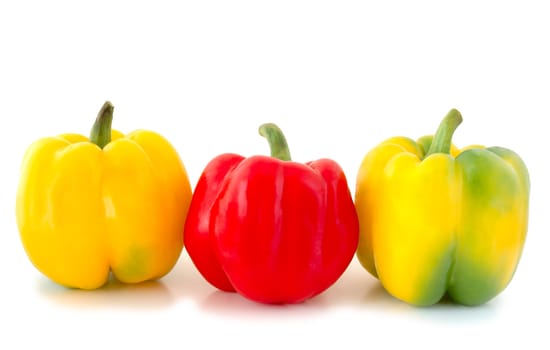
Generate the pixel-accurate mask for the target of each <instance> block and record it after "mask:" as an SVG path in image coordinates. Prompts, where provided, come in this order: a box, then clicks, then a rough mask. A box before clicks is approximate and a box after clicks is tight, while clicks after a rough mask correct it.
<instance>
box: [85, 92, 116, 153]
mask: <svg viewBox="0 0 550 350" xmlns="http://www.w3.org/2000/svg"><path fill="white" fill-rule="evenodd" d="M114 108H115V107H114V106H113V104H112V103H111V102H109V101H106V102H105V103H104V104H103V107H101V109H100V110H99V113H98V114H97V118H96V120H95V123H94V126H92V131H91V132H90V141H91V142H93V143H95V144H96V145H98V146H99V147H100V148H103V147H105V146H106V145H107V144H108V143H109V142H111V124H112V123H113V110H114Z"/></svg>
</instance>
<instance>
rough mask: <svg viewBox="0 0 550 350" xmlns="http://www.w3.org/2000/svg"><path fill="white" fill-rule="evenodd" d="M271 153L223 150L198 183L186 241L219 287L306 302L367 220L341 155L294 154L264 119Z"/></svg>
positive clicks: (343, 262) (345, 257) (337, 267)
mask: <svg viewBox="0 0 550 350" xmlns="http://www.w3.org/2000/svg"><path fill="white" fill-rule="evenodd" d="M260 134H261V135H262V136H264V137H266V138H267V140H268V142H269V144H270V147H271V157H267V156H262V155H256V156H252V157H249V158H245V157H242V156H240V155H237V154H229V153H228V154H222V155H220V156H218V157H216V158H214V159H213V160H212V161H210V163H208V165H207V166H206V168H205V169H204V171H203V173H202V175H201V176H200V178H199V181H198V183H197V185H196V187H195V192H194V194H193V199H192V200H191V206H190V209H189V213H188V216H187V221H186V224H185V232H184V242H185V244H184V245H185V248H186V250H187V252H188V253H189V256H190V257H191V260H192V261H193V263H194V264H195V266H196V268H197V269H198V271H199V272H200V273H201V274H202V276H203V277H204V278H205V279H206V280H207V281H208V282H209V283H210V284H212V285H213V286H214V287H217V288H218V289H221V290H223V291H228V292H234V291H236V292H238V293H240V294H241V295H243V296H244V297H246V298H248V299H251V300H254V301H257V302H262V303H270V304H282V303H299V302H302V301H305V300H306V299H308V298H311V297H313V296H315V295H317V294H319V293H321V292H323V291H324V290H326V289H327V288H328V287H330V286H331V285H332V284H333V283H334V282H335V281H336V280H337V279H338V278H339V277H340V276H341V275H342V274H343V272H344V270H345V269H346V268H347V266H348V265H349V263H350V262H351V260H352V259H353V256H354V254H355V251H356V249H357V240H358V238H359V227H358V225H359V223H358V219H357V214H356V212H355V207H354V204H353V199H352V195H351V193H350V190H349V188H348V185H347V180H346V177H345V175H344V172H343V171H342V169H341V168H340V166H339V165H338V164H337V163H336V162H335V161H333V160H329V159H320V160H316V161H313V162H309V163H306V164H301V163H297V162H293V161H291V158H290V153H289V151H288V146H287V143H286V139H285V138H284V135H283V134H282V132H281V131H280V129H279V128H278V127H277V126H275V125H274V124H264V125H262V126H261V127H260Z"/></svg>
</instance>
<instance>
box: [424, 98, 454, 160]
mask: <svg viewBox="0 0 550 350" xmlns="http://www.w3.org/2000/svg"><path fill="white" fill-rule="evenodd" d="M460 123H462V115H461V114H460V112H459V111H457V110H456V109H454V108H453V109H451V110H450V111H449V113H447V115H446V116H445V118H443V120H442V121H441V124H439V127H438V128H437V131H436V133H435V135H434V137H433V140H432V144H431V146H430V149H429V150H428V153H426V157H428V156H429V155H431V154H434V153H446V154H449V153H450V151H451V142H452V138H453V133H454V132H455V130H456V128H458V126H459V125H460Z"/></svg>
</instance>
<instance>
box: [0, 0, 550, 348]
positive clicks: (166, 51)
mask: <svg viewBox="0 0 550 350" xmlns="http://www.w3.org/2000/svg"><path fill="white" fill-rule="evenodd" d="M549 15H550V12H549V10H548V9H547V5H545V2H544V1H540V2H533V1H516V2H510V1H498V2H497V1H495V2H493V3H489V2H481V1H457V2H455V3H452V4H450V3H446V4H443V1H433V2H427V1H419V0H415V1H403V2H393V1H334V2H329V1H297V0H294V1H270V2H261V1H231V0H227V1H192V2H191V1H178V2H176V1H174V2H168V1H134V2H126V3H123V2H117V1H90V2H88V4H86V5H83V4H78V5H77V4H76V2H74V1H66V2H60V1H36V2H28V1H3V2H2V3H1V4H0V116H1V121H2V127H1V128H0V132H1V133H2V136H1V137H0V149H1V150H2V151H1V152H2V153H1V155H2V159H1V164H2V167H1V174H2V180H1V181H0V225H1V232H0V259H1V260H0V267H1V269H2V270H1V271H2V273H1V281H2V282H1V283H2V286H1V288H0V293H1V297H0V321H1V327H2V328H1V334H2V335H1V336H0V347H1V348H6V346H5V345H6V344H10V343H11V344H17V345H18V347H19V346H21V347H23V346H25V347H28V346H32V347H31V348H36V347H38V346H40V347H44V346H48V347H49V346H55V347H56V348H75V347H90V348H97V347H100V346H101V347H107V348H112V347H115V346H124V348H130V347H153V346H154V348H197V347H199V346H200V347H206V346H217V348H220V347H224V348H225V347H229V348H233V347H235V348H236V347H239V348H249V347H250V348H260V349H261V348H274V349H278V348H282V347H283V346H285V347H298V346H300V347H301V348H306V346H307V348H312V349H315V348H318V347H319V346H326V347H330V348H341V347H343V346H348V345H350V346H354V348H375V347H378V346H380V345H382V346H384V347H390V346H392V347H394V346H397V345H402V346H410V347H413V348H417V347H418V348H420V347H424V348H431V347H433V348H438V349H439V348H455V347H456V348H464V347H465V346H469V347H471V348H479V347H480V346H488V345H491V348H499V347H502V346H504V345H512V346H522V345H526V344H531V345H534V344H536V343H538V345H537V346H536V347H537V348H543V347H544V346H545V345H546V346H548V345H549V344H548V343H549V341H548V337H547V333H548V331H547V329H548V328H547V327H548V326H547V324H548V323H547V320H548V312H549V311H550V309H549V297H548V295H547V293H548V287H549V283H548V273H549V272H548V271H549V268H550V265H549V263H548V256H549V254H548V249H549V248H548V246H549V245H550V240H549V238H548V229H549V225H548V220H547V219H546V218H547V217H548V214H547V213H545V211H547V210H548V206H547V205H545V204H544V203H547V197H548V196H549V195H550V192H549V188H548V185H547V182H548V178H549V175H550V174H549V171H548V165H547V163H548V153H547V148H548V147H547V146H546V145H545V144H546V142H548V139H547V135H548V129H547V125H548V123H547V122H546V121H547V120H548V111H549V105H548V99H549V96H550V68H549V67H550V52H549V48H550V46H549V45H550V44H549V43H550V40H549V39H550V21H549V20H548V18H549ZM106 99H109V100H111V101H112V102H113V104H114V105H115V119H114V123H113V125H114V126H115V128H117V129H119V130H122V131H124V132H129V131H131V130H134V129H151V130H155V131H157V132H160V133H162V134H164V135H165V136H166V137H167V138H168V139H169V140H170V141H171V142H172V144H173V145H174V146H175V147H176V149H177V150H178V151H179V153H180V155H181V158H182V159H183V161H184V163H185V165H186V168H187V170H188V173H189V176H190V180H191V182H192V184H193V186H194V185H195V183H196V181H197V180H198V177H199V176H200V173H201V170H202V169H203V167H204V166H205V165H206V163H207V162H208V161H209V160H210V159H211V158H212V157H214V156H216V155H217V154H220V153H223V152H236V153H241V154H243V155H252V154H267V153H268V148H267V144H266V142H265V141H264V140H263V139H262V138H261V137H260V136H258V134H257V127H258V126H259V125H260V124H261V123H263V122H266V121H271V122H275V123H277V124H278V125H279V126H280V127H281V128H282V129H283V130H284V131H285V132H286V136H287V138H288V141H289V144H290V147H291V152H292V155H293V158H294V160H296V161H300V162H305V161H308V160H312V159H316V158H321V157H329V158H333V159H335V160H337V161H338V162H339V163H340V164H341V166H342V167H343V168H344V171H345V172H346V174H347V176H348V181H349V185H350V189H352V191H353V189H354V187H355V176H356V174H357V170H358V167H359V164H360V161H361V159H362V157H363V156H364V155H365V154H366V152H367V151H368V150H369V149H370V148H372V147H374V146H375V145H376V144H377V143H379V142H380V141H382V140H383V139H385V138H387V137H390V136H394V135H406V136H410V137H413V138H416V137H419V136H421V135H424V134H429V133H433V132H434V131H435V129H436V127H437V125H438V123H439V121H440V119H441V118H442V117H443V116H444V115H445V114H446V113H447V111H448V110H449V109H450V108H452V107H455V108H457V109H459V110H460V111H461V112H462V114H463V117H464V122H463V123H462V125H461V126H460V127H459V129H458V130H457V132H456V134H455V138H454V140H455V143H456V144H457V145H459V146H465V145H467V144H471V143H481V144H485V145H500V146H505V147H508V148H511V149H513V150H515V151H516V152H518V153H519V154H520V155H521V156H522V158H523V159H524V161H525V162H526V163H527V166H528V168H529V171H530V174H531V184H532V187H531V202H530V203H531V211H530V222H529V233H528V238H527V242H526V246H525V249H524V254H523V257H522V260H521V262H520V264H519V267H518V270H517V272H516V275H515V277H514V279H513V280H512V282H511V284H510V285H509V287H508V288H507V289H506V290H505V291H504V292H503V293H502V294H501V295H499V296H498V297H497V298H496V299H494V300H493V301H491V302H490V303H488V304H486V305H484V306H481V307H476V308H467V307H460V306H456V305H451V304H439V305H436V306H434V307H430V308H415V307H411V306H408V305H406V304H404V303H401V302H399V301H396V300H394V299H393V298H391V297H390V296H388V295H387V294H386V293H385V292H384V291H383V290H382V289H381V287H380V286H379V284H378V282H377V281H376V280H375V279H374V278H372V277H371V276H370V275H369V274H368V273H367V272H365V271H363V270H362V268H361V267H360V266H359V264H358V262H357V261H356V260H355V259H354V261H353V262H352V264H351V265H350V267H349V269H348V270H347V271H346V273H345V274H344V275H343V276H342V278H341V279H340V280H339V281H338V282H337V283H336V284H335V285H334V286H333V287H332V288H331V289H329V290H328V291H327V292H325V293H324V294H322V295H321V296H319V297H317V298H315V299H313V300H311V301H308V302H306V303H304V304H302V305H295V306H283V307H274V306H264V305H259V304H255V303H252V302H249V301H247V300H245V299H243V298H241V297H240V296H238V295H235V294H224V293H222V292H217V291H215V290H214V289H213V288H212V287H210V286H209V285H208V284H207V283H206V282H204V281H203V280H202V278H201V276H200V275H199V274H198V273H197V271H196V270H195V268H194V267H193V265H192V264H191V262H190V260H189V258H188V257H187V254H186V252H185V251H184V252H183V253H182V256H181V259H180V261H179V263H178V265H177V266H176V267H175V268H174V270H173V271H172V272H171V273H170V274H169V275H167V276H166V277H165V278H164V279H162V280H160V281H159V282H156V283H145V284H142V285H136V286H121V285H117V284H113V285H108V286H107V287H105V288H103V289H100V290H96V291H92V292H86V291H78V290H68V289H65V288H62V287H59V286H57V285H55V284H53V283H52V282H50V281H49V280H47V279H46V278H45V277H43V276H42V275H41V274H40V273H39V272H38V271H37V270H36V269H35V268H34V267H33V266H32V265H31V264H30V262H29V260H28V259H27V257H26V255H25V252H24V250H23V248H22V246H21V243H20V241H19V236H18V231H17V227H16V224H15V209H14V203H15V191H16V187H17V182H18V177H19V166H20V162H21V158H22V156H23V153H24V151H25V149H26V147H27V146H28V145H29V144H30V143H31V142H32V141H34V140H35V139H37V138H39V137H42V136H53V135H57V134H59V133H65V132H78V133H83V134H87V133H88V131H89V129H90V127H91V124H92V122H93V119H94V118H95V116H96V113H97V111H98V110H99V108H100V107H101V105H102V103H103V102H104V101H105V100H106ZM75 205H78V203H75ZM545 214H546V215H545ZM544 333H546V334H544ZM12 342H14V343H12ZM543 343H546V344H544V345H543ZM494 344H496V345H494ZM11 347H12V346H11ZM11 347H10V348H11Z"/></svg>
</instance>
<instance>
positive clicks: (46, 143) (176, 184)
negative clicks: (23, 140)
mask: <svg viewBox="0 0 550 350" xmlns="http://www.w3.org/2000/svg"><path fill="white" fill-rule="evenodd" d="M112 117H113V106H112V104H111V103H109V102H106V103H105V105H104V106H103V108H102V109H101V111H100V112H99V115H98V117H97V119H96V122H95V124H94V127H93V128H92V132H91V136H90V139H88V138H86V137H84V136H82V135H77V134H64V135H60V136H58V137H49V138H43V139H40V140H38V141H36V142H34V143H33V144H32V145H31V146H30V147H29V148H28V150H27V152H26V154H25V156H24V159H23V162H22V167H21V179H20V183H19V187H18V192H17V200H16V216H17V224H18V227H19V231H20V238H21V241H22V244H23V246H24V248H25V251H26V253H27V255H28V257H29V259H30V260H31V262H32V263H33V264H34V265H35V266H36V268H37V269H38V270H40V271H41V272H42V273H43V274H44V275H46V276H47V277H49V278H50V279H52V280H53V281H55V282H57V283H59V284H61V285H64V286H68V287H75V288H82V289H94V288H98V287H100V286H102V285H103V284H105V282H106V281H107V280H108V277H109V272H110V271H111V272H112V273H113V275H114V276H115V277H116V278H117V279H118V280H120V281H122V282H127V283H135V282H141V281H145V280H151V279H157V278H160V277H162V276H163V275H165V274H167V273H168V272H169V271H170V270H171V269H172V268H173V266H174V265H175V263H176V261H177V259H178V258H179V255H180V253H181V251H182V248H183V238H182V234H183V226H184V222H185V218H186V215H187V209H188V207H189V203H190V200H191V186H190V184H189V180H188V177H187V173H186V171H185V168H184V166H183V164H182V162H181V160H180V158H179V156H178V154H177V153H176V151H175V149H174V148H173V147H172V146H171V145H170V143H169V142H168V141H167V140H166V139H165V138H163V137H162V136H161V135H159V134H157V133H154V132H151V131H144V130H140V131H134V132H132V133H130V134H128V135H126V136H124V135H123V134H121V133H120V132H118V131H116V130H112V131H111V122H112Z"/></svg>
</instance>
